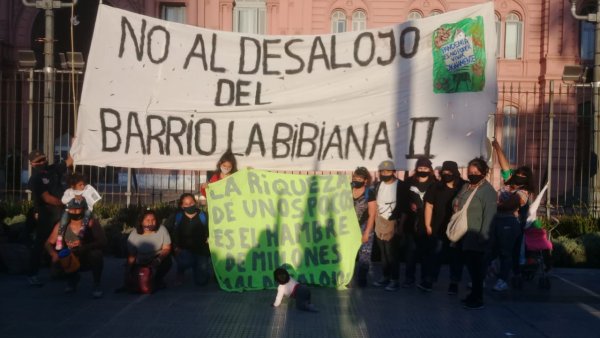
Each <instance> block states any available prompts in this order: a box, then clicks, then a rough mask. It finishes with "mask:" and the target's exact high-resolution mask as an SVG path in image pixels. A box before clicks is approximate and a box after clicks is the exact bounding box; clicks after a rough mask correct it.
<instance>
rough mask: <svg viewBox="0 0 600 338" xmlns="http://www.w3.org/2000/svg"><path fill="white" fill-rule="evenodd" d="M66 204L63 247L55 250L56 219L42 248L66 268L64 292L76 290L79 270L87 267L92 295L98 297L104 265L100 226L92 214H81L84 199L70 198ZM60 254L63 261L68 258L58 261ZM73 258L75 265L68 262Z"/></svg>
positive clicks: (84, 203)
mask: <svg viewBox="0 0 600 338" xmlns="http://www.w3.org/2000/svg"><path fill="white" fill-rule="evenodd" d="M66 207H67V210H68V211H67V212H68V219H69V220H68V223H67V225H66V227H65V229H64V245H65V247H66V248H64V249H62V250H61V251H60V252H59V251H57V250H56V242H57V239H58V229H59V227H60V223H57V224H56V225H55V226H54V229H53V230H52V233H51V234H50V237H48V239H47V240H46V250H47V251H48V253H49V254H50V257H51V258H52V263H53V264H55V265H56V266H57V267H60V268H61V269H63V270H64V271H65V272H66V276H67V287H66V288H65V293H73V292H75V291H76V289H77V284H78V283H79V279H80V275H79V272H80V271H86V270H91V271H92V274H93V278H94V288H93V290H92V296H93V297H94V298H101V297H102V295H103V292H102V290H101V289H100V279H101V277H102V270H103V267H104V260H103V255H102V248H103V247H104V246H105V245H106V236H105V235H104V230H102V227H101V226H100V224H98V223H97V222H96V221H95V219H94V218H93V217H91V218H84V217H83V216H84V213H85V210H86V209H87V204H86V202H85V200H80V201H78V200H75V199H73V200H72V201H70V202H69V203H68V204H67V205H66ZM73 256H74V257H73ZM60 257H62V258H63V262H69V264H68V266H66V267H65V266H63V265H61V264H58V263H59V260H60V259H61V258H60ZM73 261H77V262H79V267H78V268H77V267H76V266H75V267H74V266H73V265H72V264H71V262H73ZM71 268H73V270H71Z"/></svg>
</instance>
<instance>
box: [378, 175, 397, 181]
mask: <svg viewBox="0 0 600 338" xmlns="http://www.w3.org/2000/svg"><path fill="white" fill-rule="evenodd" d="M379 178H380V179H381V180H382V181H383V182H389V181H391V180H392V179H393V178H394V175H382V176H379Z"/></svg>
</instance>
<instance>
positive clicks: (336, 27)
mask: <svg viewBox="0 0 600 338" xmlns="http://www.w3.org/2000/svg"><path fill="white" fill-rule="evenodd" d="M345 31H346V14H344V12H342V11H340V10H337V11H335V12H333V14H332V15H331V32H332V33H343V32H345Z"/></svg>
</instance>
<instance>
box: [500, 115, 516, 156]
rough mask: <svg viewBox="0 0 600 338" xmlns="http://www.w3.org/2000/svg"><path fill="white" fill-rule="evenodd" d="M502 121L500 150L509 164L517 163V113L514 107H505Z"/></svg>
mask: <svg viewBox="0 0 600 338" xmlns="http://www.w3.org/2000/svg"><path fill="white" fill-rule="evenodd" d="M502 112H503V113H504V116H503V119H502V150H503V151H504V154H505V155H506V159H507V160H508V162H510V163H515V162H517V113H518V112H519V109H518V108H517V107H514V106H505V107H504V109H503V111H502Z"/></svg>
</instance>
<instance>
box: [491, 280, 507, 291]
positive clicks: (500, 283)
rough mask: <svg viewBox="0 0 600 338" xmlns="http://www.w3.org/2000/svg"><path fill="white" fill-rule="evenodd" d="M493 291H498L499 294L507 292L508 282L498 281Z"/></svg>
mask: <svg viewBox="0 0 600 338" xmlns="http://www.w3.org/2000/svg"><path fill="white" fill-rule="evenodd" d="M492 290H494V291H498V292H502V291H506V290H508V284H506V282H505V281H503V280H502V279H498V281H497V282H496V285H494V287H493V288H492Z"/></svg>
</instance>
